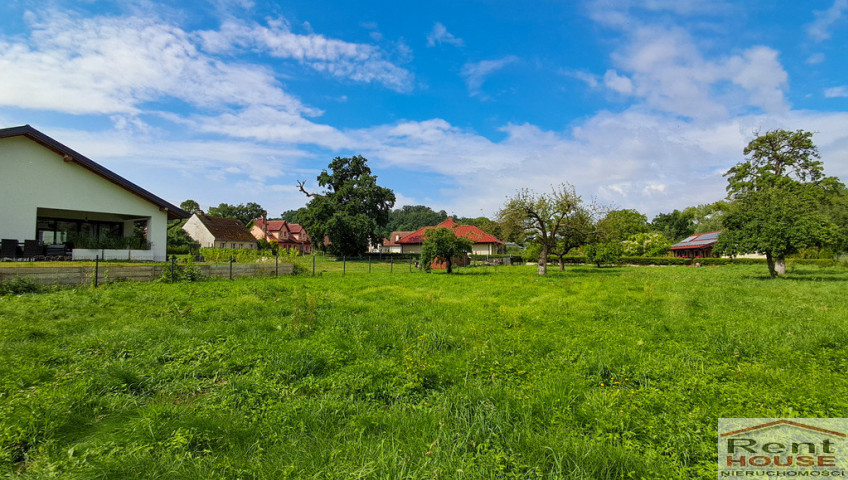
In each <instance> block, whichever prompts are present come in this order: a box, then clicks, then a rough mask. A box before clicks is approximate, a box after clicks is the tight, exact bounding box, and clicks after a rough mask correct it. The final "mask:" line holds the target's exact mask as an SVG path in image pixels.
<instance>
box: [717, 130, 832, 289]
mask: <svg viewBox="0 0 848 480" xmlns="http://www.w3.org/2000/svg"><path fill="white" fill-rule="evenodd" d="M812 136H813V134H812V133H810V132H805V131H803V130H798V131H795V132H790V131H787V130H773V131H771V132H768V133H766V134H765V135H757V138H755V139H754V140H752V141H751V143H749V144H748V146H747V147H745V150H744V154H745V155H746V156H747V159H746V161H745V162H742V163H739V164H737V165H736V166H735V167H733V168H731V169H730V170H728V171H727V173H725V176H726V177H728V186H727V191H728V193H729V197H730V198H731V199H733V200H734V202H732V203H731V204H730V205H729V206H728V209H727V213H726V217H725V218H724V226H725V227H726V228H727V231H726V232H725V233H723V234H722V235H721V237H720V238H719V241H718V243H717V245H716V248H715V250H716V251H719V252H724V253H726V254H731V255H733V254H738V253H755V252H756V253H764V254H765V255H766V257H767V258H768V260H769V265H770V271H771V272H772V275H778V274H780V273H781V271H780V270H777V271H776V270H774V269H773V268H771V267H772V266H773V262H774V261H777V262H778V264H779V265H782V264H783V259H784V258H785V257H786V256H787V255H791V254H794V253H796V252H797V251H798V249H800V248H804V247H811V246H816V247H821V246H826V245H828V246H837V247H840V246H843V245H844V242H843V241H840V237H841V236H840V234H839V230H840V225H839V222H840V218H841V217H840V215H839V212H840V211H842V209H841V208H839V206H838V205H840V203H841V202H842V199H843V197H844V189H845V187H844V185H843V184H842V183H841V182H840V181H839V180H838V179H836V178H834V177H825V176H824V167H823V164H822V162H821V161H819V160H817V159H818V158H819V153H818V149H817V148H816V146H815V144H813V142H812ZM843 229H844V227H843ZM842 248H844V247H842Z"/></svg>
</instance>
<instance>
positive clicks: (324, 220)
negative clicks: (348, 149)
mask: <svg viewBox="0 0 848 480" xmlns="http://www.w3.org/2000/svg"><path fill="white" fill-rule="evenodd" d="M318 185H319V186H320V187H322V188H323V191H322V192H320V193H310V192H308V191H306V188H305V185H304V182H298V188H299V189H300V191H302V192H303V193H304V194H306V196H308V197H310V198H311V200H310V201H309V203H308V204H307V205H306V207H305V208H304V209H301V210H299V211H298V218H299V220H300V222H301V224H302V225H303V227H304V228H306V231H307V232H309V236H310V238H311V239H312V243H313V245H314V246H315V247H316V248H319V249H322V250H327V251H329V252H330V253H332V254H334V255H350V256H354V255H360V254H362V253H364V252H365V251H366V250H367V249H368V246H369V245H376V244H378V243H380V242H381V241H382V240H383V232H384V229H385V227H386V225H387V224H388V222H389V213H390V212H391V209H392V207H393V206H394V204H395V194H394V192H392V190H391V189H388V188H384V187H381V186H379V185H377V177H376V176H375V175H372V174H371V169H370V168H369V167H368V165H367V160H366V159H365V158H364V157H362V156H360V155H356V156H353V157H345V158H341V157H336V158H334V159H333V161H332V162H330V165H329V170H323V171H321V174H320V175H318ZM325 237H326V238H327V239H328V240H329V244H328V245H325V244H324V238H325Z"/></svg>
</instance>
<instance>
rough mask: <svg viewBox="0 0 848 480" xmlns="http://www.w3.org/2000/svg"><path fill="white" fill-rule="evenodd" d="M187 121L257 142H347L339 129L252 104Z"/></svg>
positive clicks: (338, 144)
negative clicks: (235, 110)
mask: <svg viewBox="0 0 848 480" xmlns="http://www.w3.org/2000/svg"><path fill="white" fill-rule="evenodd" d="M188 123H189V124H190V125H191V127H192V128H193V129H194V130H197V131H200V132H205V133H216V134H221V135H226V136H229V137H232V138H241V139H254V140H258V141H261V142H275V143H288V144H312V145H318V146H321V147H325V148H330V149H334V150H337V149H340V148H343V147H345V146H346V145H348V144H349V143H350V140H349V139H348V138H347V137H346V136H345V135H344V134H343V133H342V132H340V131H338V130H336V129H335V128H333V127H331V126H329V125H322V124H319V123H314V122H312V121H310V120H307V119H305V118H303V117H301V116H300V115H295V114H292V113H290V112H286V111H284V110H279V109H275V108H273V107H268V106H252V107H248V108H246V109H243V110H241V111H238V112H228V113H223V114H220V115H215V116H206V115H194V116H192V117H190V118H189V119H188Z"/></svg>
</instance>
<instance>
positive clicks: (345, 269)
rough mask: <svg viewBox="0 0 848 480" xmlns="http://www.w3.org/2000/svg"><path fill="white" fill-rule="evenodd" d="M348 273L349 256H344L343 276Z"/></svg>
mask: <svg viewBox="0 0 848 480" xmlns="http://www.w3.org/2000/svg"><path fill="white" fill-rule="evenodd" d="M346 273H347V255H342V275H344V274H346Z"/></svg>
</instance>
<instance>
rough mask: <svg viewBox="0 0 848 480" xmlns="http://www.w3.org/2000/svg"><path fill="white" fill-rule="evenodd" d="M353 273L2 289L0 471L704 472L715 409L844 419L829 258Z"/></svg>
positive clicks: (838, 318)
mask: <svg viewBox="0 0 848 480" xmlns="http://www.w3.org/2000/svg"><path fill="white" fill-rule="evenodd" d="M358 268H359V270H356V271H355V274H351V273H350V272H349V273H348V274H347V275H344V276H343V275H341V272H338V271H336V270H334V271H324V272H323V274H322V275H319V276H316V277H311V276H294V277H280V278H263V279H242V280H235V281H227V280H215V281H211V280H210V281H202V282H196V283H181V284H180V283H178V284H163V283H153V284H129V283H123V284H112V285H107V286H105V287H102V288H98V289H96V290H95V289H91V288H81V289H76V290H56V291H50V292H46V293H35V294H23V295H5V296H2V297H0V369H2V372H0V422H2V423H0V469H2V474H4V475H6V476H13V477H15V476H20V477H23V478H48V477H56V478H63V479H64V478H169V479H170V478H197V479H206V478H243V479H250V478H338V479H350V478H387V479H394V478H414V479H423V478H450V479H454V478H459V479H461V478H467V479H477V478H575V479H577V478H581V479H582V478H586V479H589V478H592V479H594V478H602V479H607V478H609V479H612V478H616V479H618V478H645V479H691V478H716V429H717V419H718V418H719V417H845V416H848V376H846V375H845V372H846V370H848V348H846V345H848V302H846V301H845V300H846V297H848V296H846V293H848V289H846V285H848V269H845V268H828V269H819V268H817V267H801V266H797V267H794V268H793V269H791V270H790V273H789V275H787V277H786V278H781V279H777V280H771V279H769V278H768V273H767V271H766V269H765V267H764V266H727V267H716V268H706V267H704V268H692V267H620V268H601V269H599V268H594V267H568V268H566V271H565V272H557V271H555V269H553V270H554V271H552V272H551V273H550V274H549V275H548V276H547V277H544V278H539V277H537V276H536V275H535V267H524V266H521V267H498V268H480V267H478V268H466V269H459V273H458V274H456V275H452V276H448V275H444V274H429V275H428V274H424V273H420V272H417V271H416V272H415V273H409V272H408V270H404V269H403V268H399V267H398V266H397V265H395V267H394V271H393V272H392V273H389V272H387V271H385V270H381V271H375V272H372V273H371V274H368V273H365V272H366V270H364V268H365V267H363V266H362V265H359V267H358ZM324 270H326V269H324ZM321 271H322V270H321V269H319V273H321Z"/></svg>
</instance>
